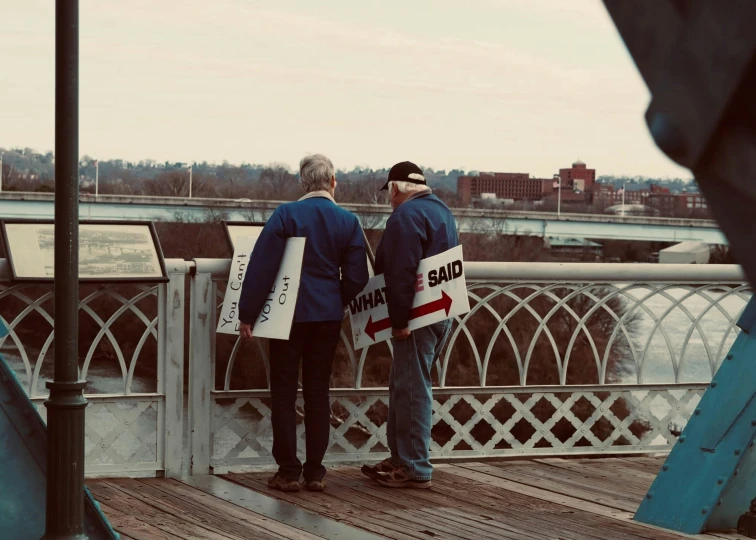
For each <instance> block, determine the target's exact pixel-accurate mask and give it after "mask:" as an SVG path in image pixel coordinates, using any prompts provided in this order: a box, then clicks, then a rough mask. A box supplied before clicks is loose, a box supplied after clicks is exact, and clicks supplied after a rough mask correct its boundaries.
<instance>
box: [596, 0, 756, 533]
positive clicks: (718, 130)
mask: <svg viewBox="0 0 756 540" xmlns="http://www.w3.org/2000/svg"><path fill="white" fill-rule="evenodd" d="M604 4H605V5H606V8H607V10H608V11H609V14H610V15H611V17H612V19H613V20H614V23H615V25H616V26H617V29H618V30H619V33H620V35H621V36H622V39H623V40H624V42H625V45H627V48H628V50H629V52H630V54H631V56H632V57H633V60H634V61H635V64H636V66H637V67H638V70H639V71H640V73H641V75H642V77H643V79H644V80H645V82H646V85H647V86H648V89H649V91H650V92H651V103H650V105H649V107H648V110H647V111H646V122H647V124H648V127H649V130H650V132H651V135H652V136H653V138H654V141H655V142H656V144H657V146H658V147H659V148H660V149H661V150H662V151H663V152H664V153H665V154H666V155H667V156H668V157H669V158H670V159H672V160H674V161H675V162H676V163H678V164H680V165H682V166H684V167H687V168H688V169H690V170H691V171H692V172H693V175H694V176H695V178H696V182H697V183H698V185H699V187H700V188H701V191H702V192H703V193H704V195H705V196H706V199H707V200H708V203H709V208H711V210H712V213H713V214H714V217H715V219H716V220H717V222H718V223H719V226H720V229H721V230H722V232H723V233H724V234H725V236H727V239H728V241H729V243H730V248H731V249H732V252H733V255H734V257H735V259H736V260H737V261H738V262H739V263H740V264H741V265H742V266H743V270H744V271H745V274H746V277H747V278H748V280H749V281H750V283H751V284H752V285H756V249H754V246H756V32H755V31H754V22H755V21H756V2H754V0H728V1H727V2H715V1H713V0H637V1H634V2H630V1H627V0H604ZM754 321H756V297H753V298H752V299H751V301H750V302H749V304H748V306H747V307H746V310H745V312H744V314H743V315H742V316H741V320H740V321H738V326H739V327H740V328H741V330H742V333H741V335H740V336H738V340H737V341H736V343H735V344H734V345H733V347H732V349H731V350H730V353H729V354H728V355H727V356H726V358H725V360H727V361H726V362H725V363H724V364H723V365H722V366H721V367H720V368H719V370H718V371H717V373H716V375H715V377H714V380H712V382H711V385H710V387H709V389H707V391H706V393H705V394H704V395H703V397H702V399H701V402H700V404H699V406H698V408H697V409H696V411H695V416H694V417H692V418H691V419H690V420H689V422H688V424H687V425H686V427H685V429H684V431H683V433H682V435H681V436H680V438H679V439H678V442H677V444H676V445H675V446H674V448H673V449H672V452H671V453H670V456H669V458H668V459H667V461H666V462H665V464H664V466H663V467H662V470H661V472H660V473H659V475H658V476H657V478H656V480H655V481H654V484H653V485H652V486H651V489H649V491H648V493H647V495H646V497H645V499H644V501H643V503H642V504H641V506H640V508H639V509H638V512H637V513H636V515H635V519H636V520H638V521H642V522H644V523H650V524H652V525H656V526H660V527H664V528H668V529H673V530H677V531H680V532H685V533H690V534H696V533H700V532H702V531H705V530H719V529H731V528H734V527H737V528H738V530H739V532H740V533H741V534H746V535H748V536H749V537H751V538H756V500H752V498H753V497H754V496H755V495H756V447H755V443H756V420H754V410H755V409H756V381H754V377H753V372H754V367H753V366H754V362H753V357H754V351H756V323H755V322H754ZM683 443H685V444H683ZM739 473H740V474H739ZM749 502H750V505H749V504H748V503H749Z"/></svg>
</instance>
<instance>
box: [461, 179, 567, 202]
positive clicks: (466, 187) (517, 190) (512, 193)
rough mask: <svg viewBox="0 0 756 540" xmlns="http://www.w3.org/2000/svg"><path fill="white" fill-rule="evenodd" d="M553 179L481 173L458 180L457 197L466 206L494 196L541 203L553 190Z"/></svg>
mask: <svg viewBox="0 0 756 540" xmlns="http://www.w3.org/2000/svg"><path fill="white" fill-rule="evenodd" d="M553 182H554V181H553V180H552V179H546V180H544V179H540V178H530V175H529V174H528V173H480V174H479V175H478V176H460V177H458V178H457V196H458V197H459V198H460V200H461V201H462V204H463V205H464V206H468V205H469V204H470V203H471V202H472V201H473V200H476V199H481V198H482V197H483V195H484V194H485V195H486V198H489V197H491V195H490V194H493V195H494V196H495V197H496V198H497V199H511V200H515V201H517V200H523V199H527V200H530V201H539V200H541V199H542V198H543V195H544V193H545V192H546V190H548V191H551V190H552V189H553V186H552V184H553Z"/></svg>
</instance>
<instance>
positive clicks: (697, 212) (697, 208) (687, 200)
mask: <svg viewBox="0 0 756 540" xmlns="http://www.w3.org/2000/svg"><path fill="white" fill-rule="evenodd" d="M651 187H652V188H653V187H655V186H651ZM648 205H649V206H651V207H652V208H656V209H657V210H659V213H660V214H661V215H662V216H669V217H710V216H711V213H710V212H709V205H708V203H707V202H706V198H705V197H704V196H703V195H702V194H700V193H670V192H669V190H664V191H657V192H654V191H652V192H651V194H650V195H649V197H648Z"/></svg>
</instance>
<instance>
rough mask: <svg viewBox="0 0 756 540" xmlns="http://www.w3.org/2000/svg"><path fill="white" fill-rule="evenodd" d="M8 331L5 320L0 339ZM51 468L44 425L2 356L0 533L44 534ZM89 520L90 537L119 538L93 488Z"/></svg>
mask: <svg viewBox="0 0 756 540" xmlns="http://www.w3.org/2000/svg"><path fill="white" fill-rule="evenodd" d="M7 334H8V329H7V328H6V327H5V325H4V324H3V322H2V321H1V320H0V339H2V338H3V337H5V336H6V335H7ZM46 470H47V430H46V428H45V424H44V422H43V421H42V418H41V417H40V416H39V413H37V409H36V408H35V407H34V404H33V403H32V402H31V401H30V400H29V398H28V397H27V395H26V393H25V392H24V390H23V388H22V387H21V385H20V384H19V382H18V380H17V379H16V374H15V373H14V371H13V370H12V369H11V368H10V366H8V364H6V363H5V360H4V359H3V357H2V355H0V537H2V538H13V540H38V539H39V538H41V537H42V535H43V534H45V504H46V500H45V490H46V479H45V476H46ZM84 525H85V529H86V533H87V535H88V536H89V538H90V539H91V540H106V539H117V538H119V535H118V533H116V532H115V531H114V530H113V528H112V527H111V526H110V524H109V523H108V521H107V519H106V518H105V516H104V515H103V514H102V512H101V511H100V509H99V505H97V503H96V502H95V500H94V499H93V498H92V495H91V494H90V493H89V491H88V490H87V491H86V500H85V515H84Z"/></svg>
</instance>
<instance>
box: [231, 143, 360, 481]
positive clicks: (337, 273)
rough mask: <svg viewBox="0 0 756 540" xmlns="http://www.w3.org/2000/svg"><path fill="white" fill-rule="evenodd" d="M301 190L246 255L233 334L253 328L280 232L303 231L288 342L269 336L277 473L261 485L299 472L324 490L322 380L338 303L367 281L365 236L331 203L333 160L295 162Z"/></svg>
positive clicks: (277, 255) (279, 250) (326, 415)
mask: <svg viewBox="0 0 756 540" xmlns="http://www.w3.org/2000/svg"><path fill="white" fill-rule="evenodd" d="M299 172H300V179H301V182H302V187H303V188H304V190H305V191H306V192H307V194H306V195H305V196H304V197H302V198H301V199H299V200H298V201H296V202H292V203H286V204H282V205H281V206H279V207H278V208H277V209H276V210H275V212H273V214H272V215H271V216H270V219H268V221H267V223H266V224H265V227H264V228H263V231H262V233H261V234H260V237H259V238H258V239H257V242H256V243H255V248H254V250H253V251H252V255H251V256H250V260H249V267H248V268H249V270H248V271H247V274H246V276H245V277H244V283H243V284H242V291H241V297H240V300H239V319H240V321H241V323H242V324H241V328H240V333H241V336H242V337H243V338H245V339H252V337H253V336H252V328H253V326H254V323H255V321H256V320H257V317H258V316H259V314H260V310H261V309H262V308H263V306H264V305H265V301H266V299H267V298H268V294H269V292H270V290H271V287H272V286H273V282H274V281H275V278H276V275H277V273H278V269H279V267H280V265H281V259H282V258H283V253H284V247H285V246H286V240H287V238H292V237H306V238H307V242H306V245H305V252H304V259H303V263H302V277H301V280H300V285H299V297H298V298H297V305H296V308H295V311H294V324H293V326H292V329H291V334H290V336H289V339H288V341H286V340H275V339H272V340H270V348H269V350H270V392H271V398H272V399H271V401H272V409H273V410H272V420H271V421H272V424H273V457H274V458H275V459H276V463H277V464H278V467H279V468H278V473H276V475H275V476H274V477H273V478H271V479H270V480H269V482H268V486H270V487H271V488H273V489H279V490H282V491H299V488H300V486H299V477H300V475H302V474H303V475H304V480H305V487H306V488H307V489H309V490H311V491H323V489H325V482H324V480H323V479H324V477H325V472H326V471H325V467H323V464H322V461H323V457H324V456H325V453H326V450H327V448H328V439H329V431H330V426H331V422H330V418H331V406H330V399H329V394H328V390H329V386H330V379H331V368H332V364H333V358H334V354H335V352H336V346H337V345H338V342H339V337H340V335H341V323H342V320H343V318H344V309H345V307H346V306H347V304H349V302H351V301H352V300H353V299H354V298H355V296H357V294H358V293H360V292H361V291H362V290H363V289H364V288H365V285H367V282H368V268H367V254H366V250H365V243H364V236H363V233H362V228H361V227H360V224H359V221H358V220H357V217H356V216H355V215H354V214H352V213H350V212H348V211H346V210H344V209H342V208H341V207H339V206H338V205H337V204H336V202H335V201H334V198H333V196H334V190H335V188H336V177H335V174H334V168H333V163H331V160H330V159H328V158H327V157H325V156H322V155H313V156H307V157H305V158H304V159H302V161H301V163H300V165H299ZM300 359H301V360H302V392H303V394H304V402H305V404H304V410H305V433H306V439H307V460H306V462H305V464H304V467H302V463H301V462H300V461H299V458H297V432H296V399H297V382H298V381H299V362H300Z"/></svg>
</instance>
